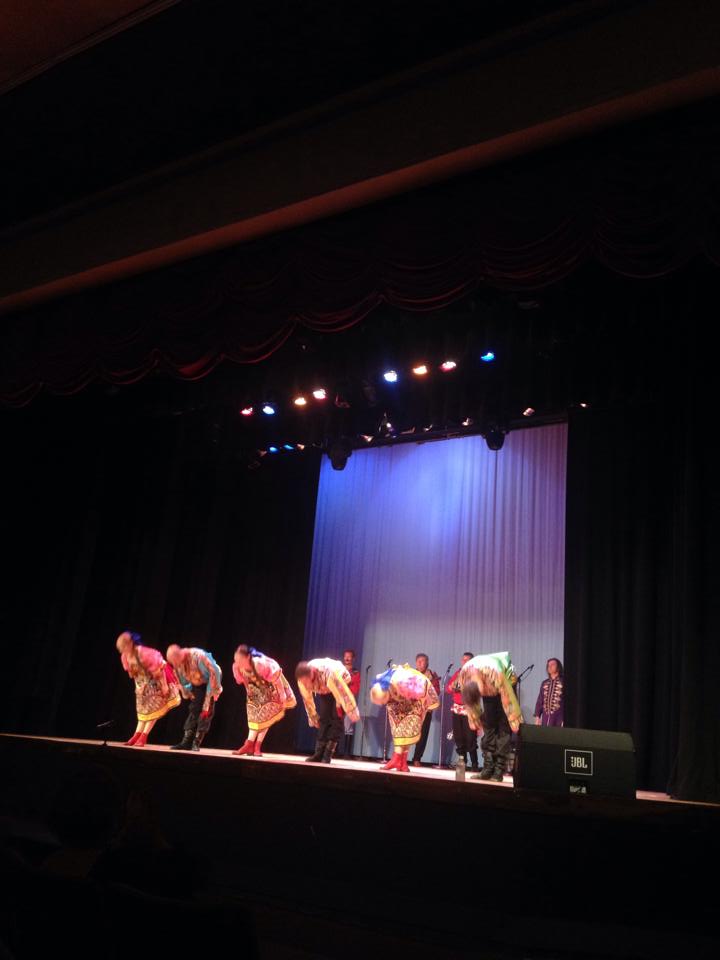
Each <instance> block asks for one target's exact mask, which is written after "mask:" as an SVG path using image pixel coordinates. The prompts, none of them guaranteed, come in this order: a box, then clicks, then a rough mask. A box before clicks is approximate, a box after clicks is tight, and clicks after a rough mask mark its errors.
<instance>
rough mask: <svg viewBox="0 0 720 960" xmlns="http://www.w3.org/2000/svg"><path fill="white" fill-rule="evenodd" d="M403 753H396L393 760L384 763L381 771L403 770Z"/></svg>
mask: <svg viewBox="0 0 720 960" xmlns="http://www.w3.org/2000/svg"><path fill="white" fill-rule="evenodd" d="M402 756H403V754H402V753H394V754H393V755H392V759H390V760H388V762H387V763H384V764H383V765H382V766H381V767H380V769H381V770H402V759H401V758H402Z"/></svg>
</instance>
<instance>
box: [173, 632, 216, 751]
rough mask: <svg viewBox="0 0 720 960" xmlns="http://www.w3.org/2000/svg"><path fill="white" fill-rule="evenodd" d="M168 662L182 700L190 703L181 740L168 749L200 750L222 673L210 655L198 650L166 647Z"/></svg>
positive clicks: (195, 648) (197, 648) (211, 715)
mask: <svg viewBox="0 0 720 960" xmlns="http://www.w3.org/2000/svg"><path fill="white" fill-rule="evenodd" d="M168 659H169V660H171V662H172V664H173V665H174V667H175V672H176V673H177V678H178V680H179V681H180V685H181V693H182V695H183V697H185V698H186V699H188V700H189V701H190V704H189V707H188V713H187V717H186V719H185V724H184V726H183V739H182V740H181V741H180V743H176V744H175V745H174V746H173V747H171V748H170V749H171V750H199V749H200V745H201V744H202V742H203V739H204V738H205V736H206V734H207V732H208V730H209V729H210V724H211V723H212V718H213V714H214V713H215V702H216V701H217V699H218V698H219V696H220V694H221V693H222V670H221V669H220V667H219V666H218V665H217V663H215V660H214V659H213V656H212V654H210V653H208V652H207V650H201V649H200V648H199V647H185V648H182V649H181V648H178V647H177V646H175V647H169V648H168Z"/></svg>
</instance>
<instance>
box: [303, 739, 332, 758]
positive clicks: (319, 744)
mask: <svg viewBox="0 0 720 960" xmlns="http://www.w3.org/2000/svg"><path fill="white" fill-rule="evenodd" d="M326 746H327V741H326V740H317V741H316V742H315V753H313V754H311V755H310V756H309V757H305V763H320V761H321V760H322V758H323V756H324V754H325V747H326Z"/></svg>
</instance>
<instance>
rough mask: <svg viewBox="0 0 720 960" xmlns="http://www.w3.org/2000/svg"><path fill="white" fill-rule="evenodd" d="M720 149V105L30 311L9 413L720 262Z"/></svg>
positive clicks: (8, 388) (11, 355)
mask: <svg viewBox="0 0 720 960" xmlns="http://www.w3.org/2000/svg"><path fill="white" fill-rule="evenodd" d="M719 144H720V120H718V112H717V104H716V103H711V104H701V105H699V106H694V107H692V108H688V109H686V110H683V111H678V112H677V113H676V114H665V115H663V116H662V117H661V118H655V119H653V120H649V121H645V122H644V123H636V124H633V125H632V126H630V127H628V128H623V129H620V130H615V131H612V132H611V133H608V134H605V135H604V136H602V137H600V136H598V137H595V138H593V139H592V140H588V141H581V142H578V143H575V144H571V145H568V144H565V145H563V146H561V147H558V148H555V149H553V150H548V151H545V152H544V153H542V154H538V155H534V156H532V157H528V158H524V159H522V160H518V161H516V162H515V163H509V164H505V165H503V166H501V167H498V168H495V169H491V170H483V171H480V172H479V173H476V174H474V175H472V176H467V177H459V178H457V179H455V180H453V181H451V182H449V183H447V184H440V185H437V186H435V187H432V188H428V189H426V190H423V191H417V192H415V193H412V194H409V195H407V196H404V197H398V198H395V199H393V200H391V201H388V202H386V203H383V204H378V205H375V206H373V207H369V208H367V209H364V210H358V211H354V212H352V213H349V214H347V215H344V216H341V217H337V218H335V219H333V220H328V221H324V222H321V223H316V224H311V225H309V226H308V227H306V228H303V229H300V230H297V231H294V232H292V233H287V234H282V235H279V236H275V237H269V238H266V239H264V240H262V241H258V242H256V243H251V244H246V245H244V246H241V247H238V248H235V249H233V250H229V251H226V252H223V253H221V254H215V255H212V256H207V257H202V258H198V259H196V260H193V261H190V262H188V263H185V264H179V265H177V266H175V267H172V268H168V269H166V270H162V271H158V272H156V273H153V274H148V275H144V276H139V277H136V278H133V279H130V280H127V281H125V282H123V283H118V284H115V285H113V286H109V287H104V288H101V289H99V290H90V291H88V292H86V293H84V294H82V295H77V296H73V297H68V298H66V299H65V300H63V301H61V302H58V303H54V304H50V305H48V306H46V307H44V308H38V309H36V310H32V311H25V312H22V313H20V314H18V315H16V316H13V317H9V318H7V319H6V320H5V321H4V322H3V333H2V346H3V349H2V351H1V352H0V403H4V404H7V405H15V406H22V405H23V404H26V403H28V402H29V401H30V400H31V399H32V398H33V397H34V396H35V395H36V394H37V393H38V392H39V391H40V390H41V389H42V388H43V387H45V388H47V389H48V390H50V391H52V392H55V393H60V394H70V393H74V392H77V391H79V390H81V389H83V388H84V387H85V386H87V385H88V384H89V383H91V382H92V381H94V380H98V379H102V380H106V381H109V382H111V383H116V384H129V383H134V382H136V381H138V380H140V379H142V378H143V377H145V376H147V375H148V374H149V373H150V372H151V371H153V370H156V369H160V370H163V371H165V372H168V373H170V374H171V375H173V376H175V377H178V378H181V379H185V380H197V379H199V378H201V377H204V376H207V375H208V374H209V373H211V372H212V371H213V370H214V369H215V368H216V367H217V365H218V364H219V363H220V362H221V361H222V360H223V359H226V358H227V359H230V360H232V361H234V362H237V363H255V362H258V361H259V360H262V359H264V358H266V357H268V356H270V354H272V353H273V352H274V351H275V350H277V349H278V348H279V347H280V346H281V345H282V344H283V343H284V342H285V341H286V340H287V338H288V337H289V336H290V335H291V333H292V332H293V331H294V330H296V329H297V328H298V327H305V328H307V329H310V330H314V331H320V332H337V331H341V330H345V329H347V328H348V327H350V326H352V325H353V324H355V323H357V322H359V321H360V320H362V319H363V318H364V317H365V316H367V315H368V313H369V312H370V311H371V310H373V309H374V308H375V307H377V306H378V305H379V304H381V303H389V304H391V305H393V306H395V307H398V308H401V309H403V310H408V311H428V310H439V309H442V308H443V307H445V306H447V305H448V304H450V303H453V302H454V301H457V300H459V299H460V298H462V297H464V296H466V295H467V294H468V293H470V292H471V291H473V290H474V289H475V288H477V287H478V286H479V285H487V286H491V287H494V288H496V289H499V290H511V291H523V290H536V289H538V288H540V287H546V286H549V285H550V284H553V283H556V282H557V281H559V280H562V279H563V278H565V277H567V276H568V275H569V274H571V273H572V272H573V271H574V270H575V269H576V268H577V267H579V266H581V265H582V264H584V263H587V262H589V261H590V262H594V263H597V264H600V265H602V266H604V267H607V268H608V269H610V270H612V271H614V272H616V273H618V274H621V275H623V276H627V277H639V278H652V277H657V276H661V275H663V274H667V273H670V272H672V271H674V270H676V269H677V268H678V267H681V266H683V265H685V264H687V263H688V262H689V261H691V260H692V259H693V258H695V257H697V256H698V255H700V254H702V255H704V256H705V257H707V258H708V259H710V260H711V261H712V262H714V263H716V264H720V231H719V230H718V224H719V223H720V160H719V157H718V150H719V147H718V145H719Z"/></svg>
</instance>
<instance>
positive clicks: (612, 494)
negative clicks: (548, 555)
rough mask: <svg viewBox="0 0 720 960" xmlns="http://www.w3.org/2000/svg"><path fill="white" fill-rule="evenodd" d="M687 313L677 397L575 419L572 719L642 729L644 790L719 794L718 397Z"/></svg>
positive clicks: (569, 577)
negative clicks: (716, 397)
mask: <svg viewBox="0 0 720 960" xmlns="http://www.w3.org/2000/svg"><path fill="white" fill-rule="evenodd" d="M683 320H684V321H685V325H684V326H683V327H680V326H679V325H678V327H676V331H677V333H676V336H674V337H670V336H668V339H667V348H668V350H669V351H673V352H674V353H675V354H676V356H677V377H676V380H675V382H674V384H673V386H674V388H675V390H674V391H673V392H672V393H671V392H668V393H667V394H666V395H665V396H664V397H663V398H658V399H657V400H656V401H655V402H653V403H650V404H648V405H645V406H642V405H635V406H629V407H625V408H623V409H614V410H613V409H605V410H602V411H595V412H594V411H591V410H590V411H583V410H577V411H575V412H573V414H572V415H571V419H570V429H569V444H568V486H567V498H568V499H567V552H566V599H565V603H566V620H565V666H566V674H567V676H568V678H569V680H570V682H569V685H568V711H567V721H566V722H568V723H569V724H571V725H573V726H580V727H588V728H595V729H600V730H603V729H604V730H627V731H630V732H631V733H632V734H633V736H634V739H635V745H636V749H637V756H638V783H639V786H640V787H644V788H649V789H656V790H665V789H666V788H667V789H669V791H670V792H671V793H673V794H674V795H676V796H678V797H680V798H682V799H693V800H707V801H716V802H717V801H720V710H718V703H717V698H718V690H717V684H718V680H719V678H720V640H718V637H720V602H719V598H720V583H719V582H718V575H717V571H718V562H717V544H718V542H720V511H719V510H718V496H717V478H716V460H717V456H716V451H715V433H716V425H715V423H714V419H715V403H716V400H715V398H714V397H713V395H712V393H713V387H712V383H713V380H712V377H713V373H712V370H711V364H710V358H709V357H708V356H707V353H705V356H703V351H704V350H705V351H707V343H706V342H705V341H704V340H700V339H698V340H696V339H694V337H693V328H694V327H695V329H697V324H698V318H697V317H695V318H692V317H686V318H683ZM640 361H641V358H638V362H640Z"/></svg>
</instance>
